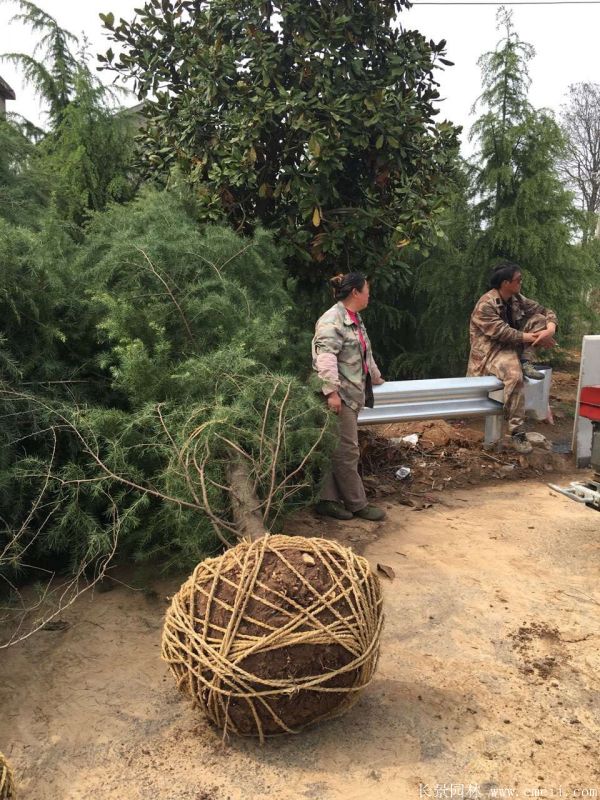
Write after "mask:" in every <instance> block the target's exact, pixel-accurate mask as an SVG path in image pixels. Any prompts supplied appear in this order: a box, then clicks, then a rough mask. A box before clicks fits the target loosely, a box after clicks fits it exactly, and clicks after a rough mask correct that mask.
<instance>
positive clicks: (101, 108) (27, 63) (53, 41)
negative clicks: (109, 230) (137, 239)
mask: <svg viewBox="0 0 600 800" xmlns="http://www.w3.org/2000/svg"><path fill="white" fill-rule="evenodd" d="M13 1H14V2H15V3H16V4H17V5H18V6H19V7H20V8H21V9H22V13H20V14H16V15H15V16H14V17H13V19H14V20H17V21H20V22H23V23H24V24H26V25H28V26H29V27H30V28H31V30H32V31H33V33H35V34H40V36H41V38H40V39H39V41H38V43H37V44H36V46H35V48H34V51H33V55H27V54H25V53H7V54H4V55H3V56H2V58H3V59H5V60H9V61H11V62H12V63H14V64H16V65H17V66H19V67H20V68H21V69H22V70H23V74H24V77H25V80H26V81H28V82H29V83H31V84H32V85H33V87H34V88H35V90H36V92H37V93H38V95H39V96H40V98H41V100H42V101H43V103H44V105H45V108H46V111H47V115H48V121H49V123H50V128H49V130H48V131H46V132H43V131H37V132H36V133H37V136H36V137H35V139H36V141H37V142H38V143H37V146H36V147H35V148H32V146H31V145H28V144H27V137H24V136H23V135H21V139H19V137H18V133H21V134H23V133H24V131H19V130H18V129H15V130H13V132H12V136H11V142H12V143H13V145H14V146H16V144H17V142H19V141H20V143H21V147H22V148H25V150H27V160H25V161H24V162H23V165H26V164H27V163H29V161H30V159H31V158H33V157H34V156H35V158H36V169H37V170H38V172H39V175H40V182H39V183H40V184H41V183H42V179H45V181H46V191H47V192H48V194H49V195H50V199H51V202H50V205H51V207H52V208H53V210H54V211H55V212H56V213H57V215H58V217H59V218H60V219H62V220H65V221H66V222H67V223H69V224H71V226H72V227H71V230H72V232H73V233H74V234H75V235H76V236H77V235H79V227H80V226H81V224H82V223H83V221H84V220H85V218H86V216H87V214H88V212H89V211H98V210H100V209H102V208H104V207H105V206H106V204H107V202H109V201H111V200H117V201H124V200H127V199H129V198H130V197H131V196H132V195H133V193H134V191H135V188H136V184H135V182H134V181H133V179H132V178H133V176H132V174H131V163H132V150H133V131H132V130H131V124H130V122H129V121H128V119H127V118H126V117H124V116H123V115H120V114H118V113H117V109H116V107H115V102H114V101H115V95H114V91H113V90H111V89H108V88H107V87H106V86H104V85H103V84H102V82H101V81H100V80H99V79H98V77H97V76H96V75H94V74H93V73H92V71H91V70H90V68H89V66H88V61H87V55H86V52H85V47H83V48H80V50H79V51H78V52H77V53H75V52H74V48H76V47H79V46H80V43H79V40H78V39H77V37H76V36H74V35H73V34H72V33H69V31H66V30H64V29H63V28H61V27H60V25H59V24H58V23H57V21H56V20H55V19H54V18H53V17H52V16H50V15H49V14H47V13H46V12H45V11H43V10H42V9H40V8H39V7H38V6H36V5H35V4H34V3H32V2H31V1H30V0H13ZM13 127H14V126H13ZM29 138H30V139H31V137H29ZM25 150H24V152H25ZM5 158H6V157H5ZM0 159H2V155H0ZM0 168H1V167H0ZM18 173H19V174H17V183H20V185H21V186H22V188H24V182H23V180H20V181H19V180H18V178H19V177H21V178H23V177H25V173H26V170H25V169H24V168H23V166H21V167H20V168H19V170H18Z"/></svg>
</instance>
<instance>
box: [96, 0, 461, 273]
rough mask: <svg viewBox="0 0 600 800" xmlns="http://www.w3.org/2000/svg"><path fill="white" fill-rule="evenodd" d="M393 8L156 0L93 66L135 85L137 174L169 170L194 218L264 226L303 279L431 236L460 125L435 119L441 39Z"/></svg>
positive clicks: (371, 266) (350, 1) (384, 259)
mask: <svg viewBox="0 0 600 800" xmlns="http://www.w3.org/2000/svg"><path fill="white" fill-rule="evenodd" d="M406 5H408V4H407V3H405V2H404V0H402V1H401V2H392V1H391V0H386V2H381V1H380V0H360V2H355V0H343V1H340V2H338V1H336V2H319V3H306V2H304V1H303V0H295V1H294V2H282V3H277V2H270V1H269V2H264V0H251V2H246V3H242V4H240V3H238V2H233V0H217V2H214V1H212V2H210V3H209V2H199V1H198V0H193V1H192V0H163V2H158V1H157V0H152V1H151V2H146V3H145V4H144V6H143V8H142V9H140V13H139V14H138V16H137V17H136V18H135V19H134V20H133V21H132V22H127V21H125V20H123V19H121V20H120V21H119V22H116V21H115V18H114V15H112V14H106V15H102V17H103V20H104V24H105V27H106V28H107V30H108V31H109V32H110V35H111V38H112V39H113V40H114V41H115V42H116V43H117V45H118V46H119V49H120V52H119V54H118V55H115V54H114V53H113V52H112V50H109V51H108V52H107V53H106V55H105V56H104V57H102V60H103V61H104V62H105V66H106V68H107V69H111V70H114V71H116V72H117V73H118V74H119V75H121V76H123V77H125V78H131V77H133V78H134V79H135V81H136V87H137V92H138V96H139V98H140V99H144V100H145V110H146V114H147V118H148V123H147V128H146V130H145V133H144V137H143V147H144V151H145V158H146V163H147V165H148V166H149V167H150V168H151V169H152V171H153V172H156V171H157V170H158V171H163V173H164V174H165V176H167V175H169V173H170V172H171V171H172V170H173V168H175V167H177V169H178V170H179V172H180V173H181V174H183V176H184V178H185V180H186V181H188V182H189V184H190V185H191V187H192V188H193V190H194V192H195V194H196V199H197V203H198V206H199V212H200V215H201V217H200V218H201V219H202V220H214V221H218V220H227V221H228V222H229V223H230V224H231V225H232V227H233V228H234V229H236V230H241V231H248V230H251V229H252V228H253V227H254V225H256V224H257V223H260V224H261V225H262V226H264V227H266V228H268V229H271V230H274V231H276V232H277V234H278V241H279V242H280V243H281V246H282V247H283V253H284V255H285V257H286V259H287V263H288V266H289V267H290V268H291V270H292V274H294V275H302V276H303V277H304V279H305V281H308V282H309V283H310V282H311V281H315V280H319V279H321V278H322V277H323V276H324V275H330V274H332V273H333V272H339V271H340V269H343V270H344V271H350V270H353V269H357V268H360V269H362V270H365V271H366V272H367V273H369V274H374V273H375V272H377V271H378V270H379V269H380V268H381V266H382V264H384V263H385V264H387V265H388V266H389V267H390V269H393V268H394V267H396V266H398V265H401V263H402V258H401V255H402V253H401V249H399V245H401V244H402V243H405V242H406V241H407V240H409V239H415V240H417V241H421V240H423V239H426V238H427V236H428V235H429V233H430V232H431V230H432V228H435V220H436V216H437V214H438V213H439V212H440V210H441V208H442V206H443V203H444V199H445V197H446V193H447V188H448V179H449V174H450V173H451V172H452V168H453V156H454V154H455V152H456V148H457V141H456V134H457V129H456V128H455V127H454V126H453V125H452V124H451V123H448V122H441V123H436V122H435V119H434V117H435V115H436V114H437V113H438V109H437V108H436V102H437V101H438V99H439V93H438V90H437V86H438V84H437V83H436V81H435V80H434V70H435V69H436V68H439V67H440V66H441V64H448V63H450V62H447V61H446V60H445V59H444V58H443V55H444V48H445V42H443V41H442V42H440V43H438V44H435V43H434V42H432V41H427V40H426V39H425V38H424V37H423V36H422V35H421V34H420V33H418V32H416V31H409V30H404V29H403V28H402V27H401V26H399V25H398V24H397V22H398V20H397V16H396V15H397V13H398V12H399V11H400V10H401V8H402V6H406Z"/></svg>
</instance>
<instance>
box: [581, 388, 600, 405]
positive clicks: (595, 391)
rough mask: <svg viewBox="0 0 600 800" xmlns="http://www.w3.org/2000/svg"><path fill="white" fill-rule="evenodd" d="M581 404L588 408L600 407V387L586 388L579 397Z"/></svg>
mask: <svg viewBox="0 0 600 800" xmlns="http://www.w3.org/2000/svg"><path fill="white" fill-rule="evenodd" d="M579 402H580V403H584V404H585V405H586V406H600V386H584V387H583V388H582V390H581V394H580V395H579Z"/></svg>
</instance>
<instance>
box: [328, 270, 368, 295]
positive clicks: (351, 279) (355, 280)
mask: <svg viewBox="0 0 600 800" xmlns="http://www.w3.org/2000/svg"><path fill="white" fill-rule="evenodd" d="M366 282H367V279H366V278H365V276H364V275H363V274H362V273H361V272H348V273H347V274H346V275H336V276H335V277H334V278H331V280H330V281H329V283H330V285H331V288H332V289H333V296H334V298H335V299H336V300H345V299H346V297H348V295H350V294H352V290H353V289H357V290H358V291H359V292H361V291H362V289H363V286H364V285H365V283H366Z"/></svg>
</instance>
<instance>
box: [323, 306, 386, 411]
mask: <svg viewBox="0 0 600 800" xmlns="http://www.w3.org/2000/svg"><path fill="white" fill-rule="evenodd" d="M357 317H358V319H359V322H360V329H361V331H362V335H363V337H364V340H365V342H366V345H367V352H366V358H365V360H364V361H363V353H362V347H361V344H360V339H359V337H358V328H357V326H356V325H355V324H354V323H353V322H352V319H351V318H350V315H349V314H348V312H347V311H346V307H345V306H344V304H343V303H341V302H340V303H336V304H335V305H334V306H332V307H331V308H330V309H329V311H326V312H325V313H324V314H323V316H322V317H321V318H320V319H319V320H318V322H317V324H316V326H315V335H314V338H313V341H312V358H313V368H314V369H315V370H316V372H317V375H318V376H319V378H320V379H321V382H322V384H323V386H322V391H323V394H325V395H328V394H331V393H332V392H339V394H340V397H341V399H342V401H343V402H344V403H345V404H346V405H347V406H349V407H350V408H352V409H354V411H360V409H361V408H362V407H363V406H364V405H365V385H366V374H367V373H366V372H365V367H364V364H365V362H366V365H367V368H368V372H369V375H370V377H371V382H372V383H373V384H374V385H377V384H380V383H384V380H383V378H382V377H381V373H380V372H379V369H378V367H377V364H376V363H375V361H374V359H373V353H372V350H371V342H370V341H369V337H368V336H367V331H366V329H365V326H364V324H363V321H362V319H361V318H360V314H357Z"/></svg>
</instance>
